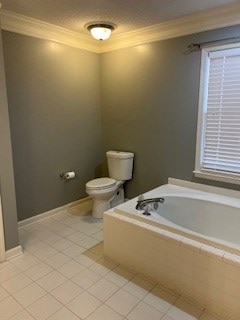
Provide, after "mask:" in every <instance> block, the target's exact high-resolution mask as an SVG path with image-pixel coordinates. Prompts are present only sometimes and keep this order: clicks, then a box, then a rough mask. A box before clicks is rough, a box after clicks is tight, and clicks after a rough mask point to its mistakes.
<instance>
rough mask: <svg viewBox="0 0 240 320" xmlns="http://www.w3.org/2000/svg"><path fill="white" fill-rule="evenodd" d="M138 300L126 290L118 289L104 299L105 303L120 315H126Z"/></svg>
mask: <svg viewBox="0 0 240 320" xmlns="http://www.w3.org/2000/svg"><path fill="white" fill-rule="evenodd" d="M138 302H139V299H137V298H136V297H134V296H133V295H131V294H130V293H128V292H127V291H125V290H123V289H120V290H118V291H117V292H116V293H115V294H114V295H113V296H112V297H111V298H110V299H108V300H107V301H106V304H107V305H108V306H109V307H110V308H112V309H113V310H115V311H116V312H118V313H119V314H121V315H122V316H126V315H127V314H128V313H129V312H130V311H131V310H132V309H133V308H134V307H135V306H136V305H137V304H138Z"/></svg>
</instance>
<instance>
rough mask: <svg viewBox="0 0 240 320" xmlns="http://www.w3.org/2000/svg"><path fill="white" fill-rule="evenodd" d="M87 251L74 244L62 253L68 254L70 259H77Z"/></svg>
mask: <svg viewBox="0 0 240 320" xmlns="http://www.w3.org/2000/svg"><path fill="white" fill-rule="evenodd" d="M85 250H86V249H85V248H83V247H80V246H79V245H76V244H73V245H72V246H71V247H68V248H67V249H65V250H63V251H62V253H64V254H66V255H67V256H69V257H70V258H75V257H77V256H79V255H80V254H82V253H83V252H84V251H85Z"/></svg>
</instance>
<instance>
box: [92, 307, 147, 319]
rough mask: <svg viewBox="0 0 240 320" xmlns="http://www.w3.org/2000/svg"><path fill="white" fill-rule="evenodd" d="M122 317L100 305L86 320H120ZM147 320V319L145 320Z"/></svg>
mask: <svg viewBox="0 0 240 320" xmlns="http://www.w3.org/2000/svg"><path fill="white" fill-rule="evenodd" d="M122 319H123V318H122V316H120V315H119V314H118V313H116V312H115V311H113V310H112V309H110V308H109V307H107V306H105V305H102V306H100V307H99V308H98V309H97V310H96V311H94V312H93V313H92V314H91V315H90V316H89V317H88V318H87V320H122ZM146 320H147V319H146Z"/></svg>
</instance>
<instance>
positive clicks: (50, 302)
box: [27, 294, 62, 320]
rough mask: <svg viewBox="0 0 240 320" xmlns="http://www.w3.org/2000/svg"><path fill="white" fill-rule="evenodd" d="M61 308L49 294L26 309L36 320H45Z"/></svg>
mask: <svg viewBox="0 0 240 320" xmlns="http://www.w3.org/2000/svg"><path fill="white" fill-rule="evenodd" d="M61 308H62V304H61V303H60V302H58V301H57V300H56V299H55V298H54V297H52V296H51V295H50V294H47V295H45V296H44V297H42V298H41V299H39V300H37V301H36V302H34V303H33V304H31V305H30V306H29V307H27V311H28V312H29V313H30V314H31V315H32V316H33V318H35V319H36V320H45V319H47V318H48V317H50V316H51V315H53V314H54V313H56V312H57V311H58V310H60V309H61Z"/></svg>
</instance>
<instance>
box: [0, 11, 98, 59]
mask: <svg viewBox="0 0 240 320" xmlns="http://www.w3.org/2000/svg"><path fill="white" fill-rule="evenodd" d="M0 17H1V27H2V29H4V30H7V31H11V32H15V33H20V34H24V35H27V36H31V37H35V38H40V39H45V40H52V41H56V42H60V43H64V44H66V45H69V46H72V47H76V48H79V49H83V50H87V51H91V52H97V53H99V52H100V49H99V43H98V42H96V41H95V40H94V39H92V38H91V37H90V36H88V35H85V34H79V33H77V32H73V31H70V30H67V29H64V28H61V27H57V26H54V25H52V24H49V23H46V22H43V21H40V20H36V19H32V18H29V17H26V16H23V15H20V14H17V13H14V12H10V11H6V10H1V12H0Z"/></svg>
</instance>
